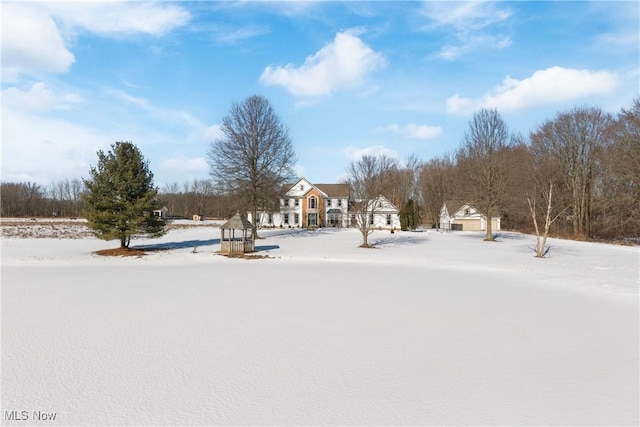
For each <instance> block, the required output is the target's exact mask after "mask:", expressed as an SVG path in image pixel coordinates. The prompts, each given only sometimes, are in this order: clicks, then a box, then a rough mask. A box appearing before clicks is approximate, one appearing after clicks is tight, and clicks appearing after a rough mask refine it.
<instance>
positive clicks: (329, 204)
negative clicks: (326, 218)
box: [327, 199, 331, 208]
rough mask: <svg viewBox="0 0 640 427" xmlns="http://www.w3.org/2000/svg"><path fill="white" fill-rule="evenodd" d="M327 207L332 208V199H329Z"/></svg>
mask: <svg viewBox="0 0 640 427" xmlns="http://www.w3.org/2000/svg"><path fill="white" fill-rule="evenodd" d="M327 207H328V208H330V207H331V199H327Z"/></svg>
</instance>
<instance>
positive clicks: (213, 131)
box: [202, 125, 225, 142]
mask: <svg viewBox="0 0 640 427" xmlns="http://www.w3.org/2000/svg"><path fill="white" fill-rule="evenodd" d="M224 136H225V135H224V133H222V129H221V127H220V125H212V126H208V127H206V128H205V129H204V130H203V131H202V137H203V138H204V139H205V140H206V141H207V142H213V141H215V140H216V139H221V138H224Z"/></svg>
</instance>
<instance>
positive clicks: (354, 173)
mask: <svg viewBox="0 0 640 427" xmlns="http://www.w3.org/2000/svg"><path fill="white" fill-rule="evenodd" d="M397 168H398V162H397V160H395V159H393V158H391V157H389V156H386V155H381V156H372V155H365V156H362V158H361V159H360V160H358V161H357V162H351V164H350V165H349V166H348V167H347V175H348V180H349V184H350V185H351V190H352V191H353V195H354V197H355V203H354V205H353V208H352V215H353V217H354V219H355V224H354V225H355V226H356V227H357V228H358V230H360V233H361V234H362V245H361V247H363V248H368V247H371V246H370V245H369V242H368V237H369V235H370V234H371V233H372V232H373V224H372V221H371V218H373V217H375V215H376V213H377V212H378V211H379V210H380V206H378V203H377V202H378V196H380V195H383V194H384V193H385V192H386V191H388V190H389V187H390V185H392V183H391V181H390V180H389V177H390V176H391V175H392V174H393V173H395V172H396V171H397Z"/></svg>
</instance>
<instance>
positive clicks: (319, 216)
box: [252, 178, 350, 228]
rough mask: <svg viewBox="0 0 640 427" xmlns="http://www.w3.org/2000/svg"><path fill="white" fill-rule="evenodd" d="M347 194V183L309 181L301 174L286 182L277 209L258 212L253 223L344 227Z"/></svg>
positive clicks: (347, 220)
mask: <svg viewBox="0 0 640 427" xmlns="http://www.w3.org/2000/svg"><path fill="white" fill-rule="evenodd" d="M349 197H350V187H349V184H312V183H311V182H309V181H308V180H307V179H306V178H300V179H299V180H298V181H297V182H296V183H295V184H290V185H287V186H285V189H284V193H283V195H282V197H281V199H280V208H279V210H277V211H274V212H258V220H257V221H256V222H255V223H256V226H257V227H258V228H262V227H347V226H349V215H348V213H349ZM252 222H253V221H252Z"/></svg>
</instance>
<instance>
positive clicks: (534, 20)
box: [0, 1, 640, 188]
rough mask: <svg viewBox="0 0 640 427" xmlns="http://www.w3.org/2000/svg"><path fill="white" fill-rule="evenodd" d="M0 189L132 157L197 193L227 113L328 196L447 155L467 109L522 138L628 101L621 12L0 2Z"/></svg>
mask: <svg viewBox="0 0 640 427" xmlns="http://www.w3.org/2000/svg"><path fill="white" fill-rule="evenodd" d="M0 7H1V8H2V11H1V12H2V181H5V182H6V181H34V182H38V183H40V184H42V185H48V184H50V183H51V182H53V181H57V180H61V179H65V178H70V179H72V178H79V177H87V176H88V170H89V167H90V165H95V163H96V161H97V156H96V151H97V150H99V149H102V150H108V149H109V147H110V145H111V144H112V143H113V142H115V141H132V142H134V143H135V144H136V145H137V146H138V147H140V149H141V150H142V152H143V154H144V156H145V157H146V159H147V160H149V163H150V167H151V170H152V171H153V173H154V175H155V183H156V185H158V186H159V187H161V188H162V187H163V186H164V185H165V184H166V183H173V182H176V183H179V184H182V183H184V182H185V181H189V180H193V179H207V178H208V166H207V163H206V152H207V150H208V148H209V146H210V143H211V141H213V140H215V139H216V138H218V137H220V136H221V134H220V131H219V123H220V122H221V119H222V117H223V116H224V115H226V114H227V113H228V111H229V109H230V106H231V104H232V103H233V102H241V101H242V100H244V99H245V98H246V97H247V96H250V95H253V94H259V95H263V96H265V97H266V98H268V99H269V101H270V102H271V103H272V105H273V107H274V109H275V111H276V112H277V113H278V115H279V116H280V118H281V120H282V122H283V123H284V124H285V125H286V126H287V127H288V128H289V132H290V136H291V138H292V141H293V144H294V147H295V149H296V152H297V154H298V161H297V165H296V169H297V171H298V173H299V174H300V175H301V176H305V177H306V178H307V179H309V180H311V181H312V182H315V183H332V182H337V181H338V180H339V179H340V177H341V176H343V175H344V173H345V169H346V167H347V165H348V164H349V163H350V162H351V161H353V160H357V159H358V158H359V156H361V155H362V154H365V153H370V154H375V153H385V154H388V155H390V156H395V157H397V158H398V159H400V160H402V159H405V158H407V157H408V156H409V155H412V154H413V155H416V156H417V157H418V158H420V159H422V160H425V161H426V160H429V159H430V158H432V157H435V156H441V155H443V154H444V153H447V152H453V151H455V150H456V149H457V147H458V146H459V144H460V141H461V138H462V136H463V134H464V132H465V130H466V129H467V128H468V123H469V119H470V118H471V116H472V115H473V113H474V112H475V111H477V110H478V109H480V108H497V109H498V110H499V112H500V113H501V115H502V117H503V118H504V119H505V121H506V122H507V124H508V125H509V128H510V130H511V131H513V132H521V133H522V134H524V135H525V136H526V135H528V134H529V132H530V131H532V130H534V129H535V127H537V126H538V125H540V124H541V123H542V122H543V121H544V120H546V119H549V118H553V116H554V115H555V114H556V113H558V112H560V111H565V110H568V109H570V108H572V107H574V106H578V105H589V106H599V107H601V108H603V109H604V110H605V111H610V112H613V113H615V112H617V111H619V110H620V108H623V107H624V108H627V107H630V106H631V102H632V100H633V98H634V97H635V96H638V94H639V93H640V87H639V82H640V71H639V70H640V62H639V61H640V40H639V37H640V36H639V34H640V29H639V24H638V23H639V19H640V12H639V6H638V2H637V1H628V2H611V1H599V2H578V1H566V2H542V1H535V2H526V1H519V2H418V1H410V2H400V1H391V2H382V1H376V2H337V1H333V2H323V1H321V2H311V1H305V2H302V1H292V2H281V3H280V2H268V3H265V2H253V1H249V2H215V1H197V2H165V1H161V2H153V3H145V2H138V1H137V2H119V1H112V2H105V3H98V2H70V3H62V2H42V3H36V2H6V1H3V2H2V3H0Z"/></svg>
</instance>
